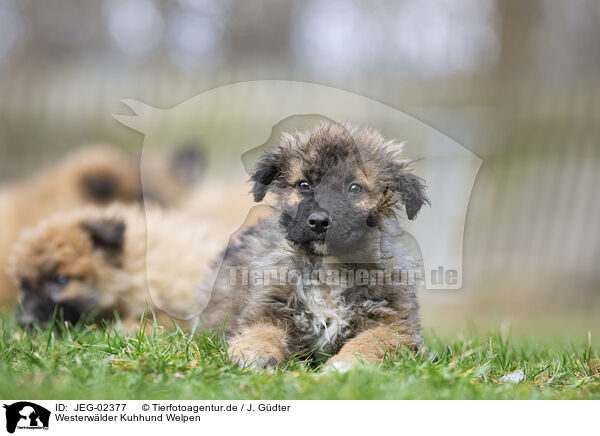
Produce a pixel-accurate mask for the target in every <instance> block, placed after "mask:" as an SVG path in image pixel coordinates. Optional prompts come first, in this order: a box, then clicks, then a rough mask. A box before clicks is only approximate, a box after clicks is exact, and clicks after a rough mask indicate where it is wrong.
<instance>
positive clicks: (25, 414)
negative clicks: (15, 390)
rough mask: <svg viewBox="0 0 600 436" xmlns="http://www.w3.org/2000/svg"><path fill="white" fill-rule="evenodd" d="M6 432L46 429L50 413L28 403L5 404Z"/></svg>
mask: <svg viewBox="0 0 600 436" xmlns="http://www.w3.org/2000/svg"><path fill="white" fill-rule="evenodd" d="M3 407H4V408H5V409H6V431H8V432H9V433H14V432H15V430H16V429H17V428H18V429H44V430H47V429H48V424H49V421H50V411H49V410H48V409H46V408H44V407H42V406H39V405H37V404H35V403H30V402H28V401H19V402H17V403H13V404H10V405H8V404H5V405H4V406H3Z"/></svg>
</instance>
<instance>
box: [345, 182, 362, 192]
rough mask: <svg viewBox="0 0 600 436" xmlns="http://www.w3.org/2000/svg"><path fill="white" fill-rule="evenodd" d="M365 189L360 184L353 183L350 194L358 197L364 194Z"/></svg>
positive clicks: (349, 188) (349, 190) (349, 189)
mask: <svg viewBox="0 0 600 436" xmlns="http://www.w3.org/2000/svg"><path fill="white" fill-rule="evenodd" d="M362 190H363V187H362V186H360V185H359V184H358V183H352V184H351V185H350V186H349V187H348V192H350V193H351V194H354V195H358V194H360V193H361V192H362Z"/></svg>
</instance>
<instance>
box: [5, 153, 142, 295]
mask: <svg viewBox="0 0 600 436" xmlns="http://www.w3.org/2000/svg"><path fill="white" fill-rule="evenodd" d="M141 194H142V191H141V184H140V176H139V164H138V165H135V164H134V163H133V161H132V160H131V159H129V158H128V157H127V156H125V155H123V154H121V153H120V152H118V151H116V150H115V149H113V148H110V147H108V146H100V145H98V146H89V147H84V148H82V149H80V150H78V151H76V152H73V153H72V154H70V155H69V156H68V157H67V158H65V159H64V160H63V161H61V162H59V163H58V164H56V165H54V166H52V167H50V168H48V169H46V170H44V171H42V172H40V173H38V174H36V175H34V176H32V177H30V178H28V179H25V180H23V181H20V182H16V183H13V184H11V185H7V186H5V187H2V188H1V189H0V223H1V229H0V307H8V306H11V305H12V304H14V302H15V299H16V293H17V290H16V289H15V288H14V287H12V286H11V285H10V282H9V281H8V280H7V277H6V276H5V274H4V266H5V264H6V260H7V257H8V253H9V251H10V249H11V246H12V244H13V243H14V242H15V240H16V239H17V237H18V235H19V233H20V231H21V230H22V229H24V228H26V227H29V226H31V225H34V224H36V223H38V222H39V221H40V220H41V219H43V218H46V217H48V216H49V215H51V214H52V213H55V212H57V211H63V210H69V209H71V208H75V207H81V206H84V205H89V204H108V203H110V202H112V201H117V200H118V201H124V202H129V201H138V200H139V199H141Z"/></svg>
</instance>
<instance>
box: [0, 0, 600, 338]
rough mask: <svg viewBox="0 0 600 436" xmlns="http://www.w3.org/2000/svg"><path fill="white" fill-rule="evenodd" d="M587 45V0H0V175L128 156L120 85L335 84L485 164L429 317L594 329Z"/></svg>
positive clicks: (565, 331)
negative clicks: (90, 148)
mask: <svg viewBox="0 0 600 436" xmlns="http://www.w3.org/2000/svg"><path fill="white" fill-rule="evenodd" d="M599 41H600V2H598V1H597V0H573V1H570V2H565V1H561V0H529V1H527V2H520V1H517V0H514V1H513V0H506V1H500V0H497V1H494V0H463V1H460V2H454V1H450V0H435V1H434V0H403V1H378V2H375V1H360V2H359V1H342V0H332V1H315V0H308V1H275V0H254V1H242V0H240V1H235V0H179V1H154V0H103V1H102V0H96V1H86V2H81V1H77V0H45V1H43V2H42V1H33V0H0V181H2V182H9V181H12V180H16V179H19V178H22V177H25V176H26V175H28V174H31V173H33V172H35V171H36V170H37V169H39V168H41V167H43V166H44V165H47V164H48V163H50V162H53V161H55V160H56V159H57V158H58V157H59V156H61V155H63V154H64V153H65V152H66V151H68V150H70V149H73V148H75V147H77V146H79V145H80V144H81V143H83V142H90V141H95V140H103V141H109V142H111V143H113V144H115V145H116V146H117V147H119V148H122V149H123V150H126V151H129V152H130V153H133V154H139V153H140V151H141V148H142V143H143V137H142V135H141V134H139V133H137V132H135V131H133V130H131V129H128V128H127V127H124V126H123V125H121V124H119V123H118V122H117V121H116V120H115V119H114V118H113V117H112V114H113V113H126V112H127V109H126V108H124V106H123V105H122V104H121V103H120V102H119V101H120V100H121V99H123V98H133V99H136V100H140V101H143V102H145V103H147V104H148V105H152V106H155V107H159V108H168V107H172V106H174V105H177V104H178V103H181V102H182V101H184V100H186V99H188V98H190V97H192V96H194V95H197V94H199V93H201V92H203V91H207V90H210V89H212V88H215V87H218V86H222V85H226V84H230V83H234V82H240V81H248V80H260V79H285V80H298V81H306V82H313V83H318V84H323V85H328V86H332V87H336V88H340V89H344V90H347V91H351V92H353V93H357V94H360V95H364V96H367V97H370V98H373V99H375V100H378V101H380V102H382V103H385V104H387V105H390V106H392V107H394V108H396V109H399V110H401V111H404V112H406V113H407V114H409V115H411V116H413V117H415V118H417V119H419V120H421V121H423V122H425V123H426V124H428V125H430V126H431V127H433V128H435V129H437V130H438V131H440V132H442V133H443V134H444V135H447V136H448V137H450V138H452V139H454V140H455V141H457V142H458V143H460V144H462V145H463V146H464V147H466V148H467V149H469V150H470V151H472V152H473V153H475V154H476V155H477V156H479V157H480V158H481V159H482V160H483V165H482V167H481V169H480V172H479V175H478V178H477V180H476V182H475V186H474V189H473V192H472V196H471V201H470V205H469V209H468V214H467V223H466V228H465V239H464V244H465V245H464V253H465V256H464V277H463V283H464V286H463V288H462V289H461V290H458V291H424V292H423V293H421V295H420V297H421V302H422V307H423V312H422V316H423V319H424V324H425V325H426V326H427V327H431V328H433V329H434V330H435V331H436V332H437V333H439V334H443V333H444V332H452V331H454V330H455V329H456V328H462V327H464V325H465V323H466V322H472V323H473V324H475V325H476V326H478V327H481V328H487V327H497V326H498V325H500V326H502V328H503V329H513V331H515V332H523V333H527V332H530V331H533V330H535V331H538V332H539V331H541V332H545V333H546V334H548V335H553V336H556V335H558V336H562V337H576V338H585V337H586V335H587V331H592V333H593V335H592V336H593V338H594V341H595V342H597V341H598V338H599V337H600V316H599V315H600V289H599V284H600V269H599V268H598V257H599V255H600V230H599V223H600V201H599V200H598V198H599V196H598V193H597V191H598V189H600V44H599ZM219 116H221V117H226V116H227V111H226V110H223V109H220V111H219ZM204 139H205V142H206V143H208V144H210V138H204ZM237 164H239V162H237ZM0 225H1V224H0Z"/></svg>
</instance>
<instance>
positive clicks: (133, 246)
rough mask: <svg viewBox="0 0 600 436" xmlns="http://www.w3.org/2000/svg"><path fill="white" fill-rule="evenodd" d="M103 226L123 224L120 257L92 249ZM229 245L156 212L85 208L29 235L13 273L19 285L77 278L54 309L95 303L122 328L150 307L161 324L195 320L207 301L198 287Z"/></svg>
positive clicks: (207, 229) (210, 229)
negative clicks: (95, 228) (93, 231)
mask: <svg viewBox="0 0 600 436" xmlns="http://www.w3.org/2000/svg"><path fill="white" fill-rule="evenodd" d="M98 222H101V223H102V222H123V223H124V224H125V236H124V243H123V247H122V249H121V250H115V251H114V252H113V251H105V250H102V249H98V248H97V247H95V246H94V245H93V243H92V239H91V237H90V234H89V233H88V232H87V231H86V230H85V225H86V224H88V223H98ZM147 227H148V228H149V229H153V230H152V231H150V232H147V231H146V228H147ZM228 237H229V235H228V234H227V233H226V232H222V231H219V229H218V228H216V227H215V226H209V225H208V224H206V223H204V224H203V223H195V222H193V221H191V220H190V219H189V218H188V217H187V216H185V215H183V214H178V213H175V212H165V211H162V210H161V209H159V208H157V207H148V208H147V209H146V213H144V211H143V210H142V209H141V208H139V207H136V206H125V205H118V204H117V205H113V206H110V207H108V208H104V209H101V208H85V209H79V210H76V211H72V212H67V213H62V214H57V215H54V216H53V217H51V218H49V219H48V220H46V221H44V222H42V223H41V224H39V225H38V226H36V227H34V228H33V229H31V230H28V231H26V232H25V233H24V234H23V236H22V237H21V238H20V240H19V241H18V242H17V244H15V247H14V250H13V253H12V256H11V258H10V262H9V271H10V275H11V278H12V280H13V281H14V283H15V284H19V283H22V281H23V280H27V281H28V282H29V283H39V281H40V280H41V279H42V278H43V277H45V275H48V274H61V275H66V276H69V277H72V280H71V281H70V282H69V284H68V285H67V286H66V288H65V289H64V291H63V292H62V293H61V294H60V297H59V298H55V300H54V301H55V302H57V303H60V302H63V301H64V300H71V301H72V300H73V299H74V298H79V299H82V298H83V299H84V300H86V301H90V300H91V301H93V302H94V303H93V307H92V309H93V310H95V311H97V312H98V313H99V314H100V315H101V316H103V317H108V318H109V317H111V316H112V313H113V311H117V312H118V313H119V315H120V317H121V318H122V319H124V320H137V319H139V317H140V316H141V315H142V313H143V311H144V310H145V308H146V307H147V306H148V307H150V308H152V309H153V310H154V311H155V312H156V313H157V315H158V316H159V318H160V320H165V319H168V317H167V315H171V316H173V317H175V318H182V319H190V318H191V317H192V316H193V315H196V314H197V313H198V312H200V311H201V309H202V308H203V307H204V306H205V305H206V304H207V303H208V299H209V298H210V295H207V294H204V295H202V294H201V293H199V292H198V284H199V283H200V282H201V281H202V280H205V279H206V273H207V270H208V269H209V265H210V260H211V259H214V258H215V257H216V256H217V254H218V252H219V251H221V250H222V247H223V246H224V245H225V243H226V241H227V238H228ZM38 292H41V291H38Z"/></svg>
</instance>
